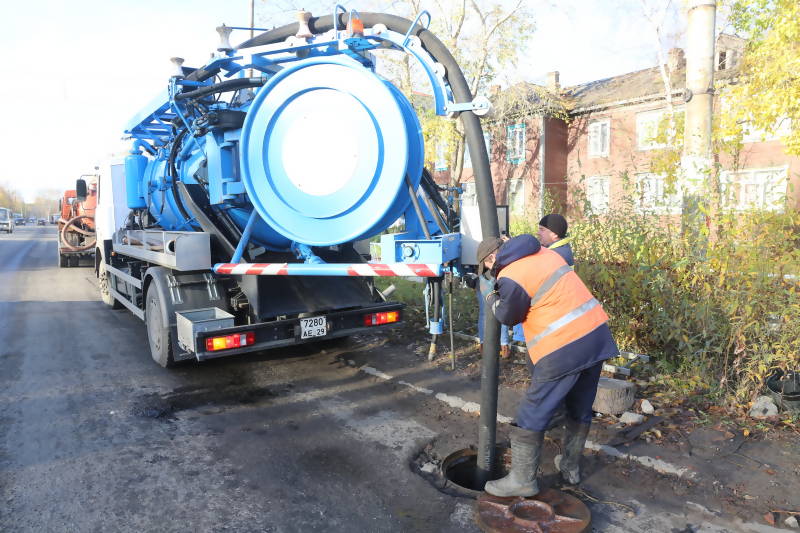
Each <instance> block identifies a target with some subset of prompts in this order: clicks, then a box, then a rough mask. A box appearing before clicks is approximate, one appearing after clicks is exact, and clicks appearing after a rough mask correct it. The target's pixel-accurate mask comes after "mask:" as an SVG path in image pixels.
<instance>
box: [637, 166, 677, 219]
mask: <svg viewBox="0 0 800 533" xmlns="http://www.w3.org/2000/svg"><path fill="white" fill-rule="evenodd" d="M666 188H667V183H666V176H664V175H663V174H656V173H653V172H642V173H640V174H636V206H637V210H638V211H639V212H640V213H646V214H653V215H680V214H681V210H682V207H683V194H682V191H681V187H680V184H676V185H675V188H676V191H675V192H674V193H670V194H667V193H666V192H665V191H666Z"/></svg>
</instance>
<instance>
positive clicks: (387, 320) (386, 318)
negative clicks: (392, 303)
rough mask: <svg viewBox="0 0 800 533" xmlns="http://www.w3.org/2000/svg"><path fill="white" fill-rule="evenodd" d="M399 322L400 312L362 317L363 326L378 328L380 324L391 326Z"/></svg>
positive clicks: (386, 312) (387, 312) (385, 312)
mask: <svg viewBox="0 0 800 533" xmlns="http://www.w3.org/2000/svg"><path fill="white" fill-rule="evenodd" d="M399 321H400V311H384V312H383V313H371V314H369V315H364V325H365V326H380V325H381V324H391V323H392V322H399Z"/></svg>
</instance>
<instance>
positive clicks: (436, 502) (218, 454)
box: [0, 226, 471, 532]
mask: <svg viewBox="0 0 800 533" xmlns="http://www.w3.org/2000/svg"><path fill="white" fill-rule="evenodd" d="M337 350H339V351H340V350H341V348H340V346H331V345H321V346H320V345H316V346H309V347H304V348H302V349H287V350H280V351H272V352H269V353H267V354H259V355H256V356H247V357H240V358H234V359H230V360H219V361H214V362H210V363H205V364H202V365H200V364H189V365H185V366H183V367H180V368H178V369H176V370H172V371H169V370H165V369H162V368H160V367H158V366H157V365H156V364H155V363H154V362H153V361H152V360H151V359H150V355H149V351H148V348H147V337H146V331H145V328H144V325H143V323H142V322H140V321H139V320H138V319H137V318H135V317H134V316H132V315H131V314H130V313H128V312H126V311H111V310H109V309H108V308H106V307H104V306H103V304H102V303H101V302H100V301H99V300H98V296H97V288H96V282H95V279H94V272H93V270H92V269H91V268H62V269H59V268H58V267H57V266H56V242H55V229H54V228H53V227H52V226H47V227H36V226H34V227H21V228H18V230H17V232H16V233H14V234H13V235H10V236H5V235H2V236H0V365H2V367H1V368H0V531H37V532H38V531H464V530H465V529H464V528H465V527H467V529H466V530H467V531H469V530H470V529H471V528H470V527H469V523H468V522H467V523H463V520H460V519H459V516H458V513H456V516H455V520H454V519H453V516H452V515H453V513H454V512H455V511H457V510H458V509H459V508H458V507H457V499H455V498H452V497H450V496H446V495H444V494H442V493H440V492H438V491H437V490H436V489H435V488H433V487H432V486H431V485H430V484H428V482H426V481H425V480H423V479H422V478H421V477H419V476H417V475H415V474H414V473H412V472H411V470H410V468H409V467H408V464H409V461H410V458H411V457H412V456H413V455H414V454H415V453H416V451H417V449H418V448H419V447H421V446H424V444H425V443H426V442H427V441H429V440H430V439H431V438H433V437H434V435H435V434H436V430H435V427H436V426H435V425H433V424H434V422H435V419H434V418H433V415H434V413H427V414H426V415H423V416H421V417H419V418H418V419H417V418H415V417H409V416H407V415H408V413H413V412H414V411H415V408H414V407H415V405H414V399H411V398H407V397H404V395H403V394H400V393H397V392H395V391H393V390H392V389H391V388H390V387H386V386H384V385H382V384H380V383H374V380H367V379H364V376H363V375H359V373H358V372H357V371H356V370H355V369H351V368H349V367H346V366H343V365H341V364H339V363H338V362H337V359H336V351H337ZM375 389H378V390H375Z"/></svg>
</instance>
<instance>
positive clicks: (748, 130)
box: [742, 117, 792, 144]
mask: <svg viewBox="0 0 800 533" xmlns="http://www.w3.org/2000/svg"><path fill="white" fill-rule="evenodd" d="M791 131H792V119H790V118H788V117H787V118H783V119H778V120H777V121H776V122H775V127H773V128H772V133H767V132H766V131H765V130H762V129H757V128H754V127H752V126H750V124H749V123H745V124H743V125H742V144H745V143H760V142H768V141H778V140H780V139H781V137H786V136H787V135H789V133H791Z"/></svg>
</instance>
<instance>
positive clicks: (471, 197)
mask: <svg viewBox="0 0 800 533" xmlns="http://www.w3.org/2000/svg"><path fill="white" fill-rule="evenodd" d="M461 205H462V207H463V206H467V207H469V206H472V207H475V206H477V205H478V193H477V190H476V189H475V182H474V181H465V182H464V183H462V184H461Z"/></svg>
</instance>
